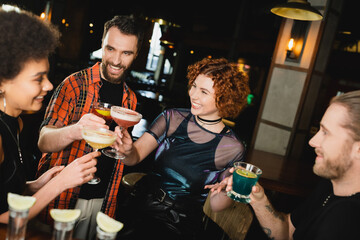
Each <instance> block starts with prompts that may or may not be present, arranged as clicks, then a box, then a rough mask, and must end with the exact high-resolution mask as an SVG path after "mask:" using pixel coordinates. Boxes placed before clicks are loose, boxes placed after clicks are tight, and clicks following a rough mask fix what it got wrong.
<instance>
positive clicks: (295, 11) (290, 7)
mask: <svg viewBox="0 0 360 240" xmlns="http://www.w3.org/2000/svg"><path fill="white" fill-rule="evenodd" d="M271 12H272V13H274V14H276V15H278V16H280V17H284V18H290V19H295V20H302V21H318V20H321V19H323V16H322V14H321V13H320V12H319V11H318V10H317V9H315V8H313V7H312V6H311V5H310V3H309V2H307V1H306V0H288V2H286V3H282V4H279V5H276V6H275V7H273V8H271Z"/></svg>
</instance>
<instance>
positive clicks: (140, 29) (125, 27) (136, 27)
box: [102, 15, 144, 52]
mask: <svg viewBox="0 0 360 240" xmlns="http://www.w3.org/2000/svg"><path fill="white" fill-rule="evenodd" d="M111 27H116V28H117V29H119V30H120V32H121V33H123V34H126V35H134V36H136V37H137V39H138V42H137V50H138V52H139V50H140V48H141V45H142V42H143V38H144V24H143V21H141V20H140V19H138V18H136V17H134V16H132V15H130V16H127V15H117V16H115V17H113V18H112V19H111V20H109V21H107V22H106V23H105V25H104V33H103V37H102V40H104V38H105V36H106V34H107V32H108V31H109V29H110V28H111Z"/></svg>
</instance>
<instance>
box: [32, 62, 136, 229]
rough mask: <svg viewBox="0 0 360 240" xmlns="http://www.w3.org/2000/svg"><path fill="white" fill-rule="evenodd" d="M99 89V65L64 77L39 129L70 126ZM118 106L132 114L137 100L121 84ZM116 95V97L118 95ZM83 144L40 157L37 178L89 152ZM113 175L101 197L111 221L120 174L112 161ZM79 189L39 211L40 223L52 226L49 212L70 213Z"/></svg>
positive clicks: (120, 165)
mask: <svg viewBox="0 0 360 240" xmlns="http://www.w3.org/2000/svg"><path fill="white" fill-rule="evenodd" d="M101 85H102V82H101V78H100V63H97V64H95V65H94V66H93V67H91V68H87V69H84V70H81V71H79V72H76V73H74V74H72V75H70V76H69V77H67V78H66V79H65V80H64V81H63V82H62V83H61V84H60V85H59V86H58V87H57V88H56V90H55V92H54V94H53V95H52V97H51V100H50V103H49V105H48V107H47V109H46V113H45V118H44V121H43V122H42V124H41V127H40V129H41V128H42V127H43V126H46V125H50V126H56V127H58V128H59V127H64V126H67V125H70V124H74V123H76V122H77V121H79V120H80V118H81V117H82V116H83V115H84V114H87V113H90V112H91V109H92V104H93V103H94V102H97V101H98V99H99V90H100V87H101ZM123 89H124V90H123V95H122V96H123V98H122V106H123V107H126V108H130V109H133V110H135V108H136V104H137V98H136V95H135V93H134V92H133V91H132V90H131V89H130V88H129V87H128V86H127V85H126V84H125V83H124V88H123ZM119 95H120V94H119ZM85 144H86V142H85V140H81V141H74V142H73V143H72V144H71V145H69V146H67V147H66V148H65V149H63V150H62V151H60V152H56V153H44V154H43V156H42V158H41V159H40V162H39V166H38V172H37V175H38V176H40V175H41V174H43V173H44V172H46V171H47V170H48V169H50V168H52V167H54V166H59V165H65V166H66V165H67V164H69V163H71V162H72V161H74V160H75V159H76V158H79V157H81V156H83V155H85V154H86V153H88V152H89V150H90V149H89V148H87V147H86V145H85ZM115 167H116V171H115V173H114V174H113V176H112V178H111V179H110V183H109V184H110V188H109V189H110V191H109V193H108V194H107V195H106V196H105V200H104V204H103V206H105V214H107V215H109V216H111V217H114V216H115V208H116V200H117V199H116V198H117V193H118V189H119V186H120V181H121V178H122V174H123V168H124V163H123V162H122V161H120V160H118V161H116V166H115ZM79 192H80V187H75V188H72V189H68V190H66V191H64V192H62V193H61V194H60V195H59V196H58V197H56V198H55V199H54V200H53V201H51V203H50V204H49V205H48V206H47V207H46V208H45V209H44V210H43V211H42V213H41V214H40V217H41V219H42V220H44V221H46V222H48V223H49V224H50V223H51V222H52V219H51V217H50V214H49V211H50V209H52V208H61V209H72V208H74V207H75V204H76V201H77V199H78V197H79Z"/></svg>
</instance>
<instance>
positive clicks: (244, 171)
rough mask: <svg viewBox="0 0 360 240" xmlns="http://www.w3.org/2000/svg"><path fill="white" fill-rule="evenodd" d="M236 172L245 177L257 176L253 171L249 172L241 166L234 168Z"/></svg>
mask: <svg viewBox="0 0 360 240" xmlns="http://www.w3.org/2000/svg"><path fill="white" fill-rule="evenodd" d="M236 173H237V174H239V175H240V176H243V177H247V178H257V175H256V174H255V173H253V172H250V171H249V170H246V169H242V168H239V169H236Z"/></svg>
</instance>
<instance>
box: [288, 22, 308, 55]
mask: <svg viewBox="0 0 360 240" xmlns="http://www.w3.org/2000/svg"><path fill="white" fill-rule="evenodd" d="M308 28H309V22H304V21H298V20H294V23H293V26H292V29H291V36H290V39H289V41H288V44H287V46H286V60H287V61H292V62H299V61H300V59H301V55H302V53H303V50H304V46H305V41H306V35H307V32H308Z"/></svg>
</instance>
